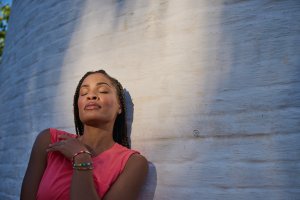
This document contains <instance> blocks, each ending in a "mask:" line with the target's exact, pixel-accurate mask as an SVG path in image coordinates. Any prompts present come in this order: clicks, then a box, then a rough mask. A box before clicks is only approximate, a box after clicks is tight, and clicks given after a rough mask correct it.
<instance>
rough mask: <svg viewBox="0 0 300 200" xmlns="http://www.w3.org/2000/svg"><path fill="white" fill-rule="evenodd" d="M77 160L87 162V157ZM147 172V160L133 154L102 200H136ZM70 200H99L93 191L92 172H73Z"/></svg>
mask: <svg viewBox="0 0 300 200" xmlns="http://www.w3.org/2000/svg"><path fill="white" fill-rule="evenodd" d="M78 159H80V162H89V160H88V159H89V158H88V156H85V157H83V156H82V157H80V158H78ZM147 172H148V162H147V160H146V159H145V158H144V157H143V156H141V155H139V154H133V155H132V156H130V158H129V159H128V161H127V163H126V165H125V168H124V171H123V172H122V174H121V175H120V176H119V177H118V179H117V180H116V182H115V183H114V184H113V185H112V187H111V188H110V190H109V191H108V192H107V193H106V195H105V196H104V198H103V199H109V200H119V199H129V200H131V199H137V197H138V195H139V192H140V190H141V187H142V185H143V183H144V181H145V178H146V176H147ZM71 199H100V197H98V194H97V192H96V190H95V186H94V181H93V174H92V171H77V170H74V172H73V177H72V184H71Z"/></svg>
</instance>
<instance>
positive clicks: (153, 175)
mask: <svg viewBox="0 0 300 200" xmlns="http://www.w3.org/2000/svg"><path fill="white" fill-rule="evenodd" d="M124 97H125V106H126V122H127V135H128V140H129V145H130V146H131V137H130V136H131V128H132V122H133V114H134V104H133V102H132V98H131V95H130V93H129V92H128V90H126V89H125V88H124ZM148 167H149V171H148V176H147V180H146V182H145V185H144V187H143V189H142V192H141V195H140V199H142V200H152V199H154V194H155V190H156V185H157V172H156V167H155V165H154V164H153V163H152V162H148Z"/></svg>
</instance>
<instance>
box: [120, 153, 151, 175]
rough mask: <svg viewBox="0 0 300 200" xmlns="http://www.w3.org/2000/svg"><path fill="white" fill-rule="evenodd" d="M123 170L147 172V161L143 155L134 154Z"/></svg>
mask: <svg viewBox="0 0 300 200" xmlns="http://www.w3.org/2000/svg"><path fill="white" fill-rule="evenodd" d="M125 168H127V169H128V168H133V169H136V170H141V171H144V172H147V171H148V161H147V159H146V158H145V157H144V156H143V155H141V154H138V153H134V154H132V155H131V156H130V157H129V159H128V161H127V163H126V166H125Z"/></svg>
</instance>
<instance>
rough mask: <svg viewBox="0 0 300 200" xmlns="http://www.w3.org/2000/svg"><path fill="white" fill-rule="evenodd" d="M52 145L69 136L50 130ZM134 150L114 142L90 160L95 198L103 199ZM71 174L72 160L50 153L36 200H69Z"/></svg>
mask: <svg viewBox="0 0 300 200" xmlns="http://www.w3.org/2000/svg"><path fill="white" fill-rule="evenodd" d="M50 134H51V143H54V142H57V141H59V140H58V137H57V136H58V135H60V134H68V135H70V136H72V137H76V136H75V135H74V134H70V133H67V132H64V131H60V130H56V129H52V128H51V129H50ZM134 153H139V152H137V151H134V150H131V149H128V148H126V147H123V146H122V145H120V144H118V143H115V144H114V145H113V146H112V147H111V148H110V149H107V150H106V151H104V152H102V153H101V154H99V155H98V156H96V157H93V158H92V160H93V165H94V169H93V178H94V183H95V187H96V191H97V192H98V195H99V196H100V197H101V198H102V197H103V196H104V195H105V193H106V192H107V191H108V189H109V188H110V186H111V185H112V184H113V183H114V182H115V181H116V179H117V178H118V176H119V175H120V174H121V173H122V171H123V169H124V167H125V164H126V162H127V160H128V158H129V157H130V156H131V155H132V154H134ZM72 174H73V168H72V164H71V161H70V160H68V159H67V158H65V157H64V156H63V155H62V154H60V153H59V152H49V153H48V158H47V167H46V169H45V171H44V175H43V177H42V180H41V182H40V185H39V189H38V193H37V197H36V198H37V199H38V200H58V199H59V200H69V199H70V187H71V179H72Z"/></svg>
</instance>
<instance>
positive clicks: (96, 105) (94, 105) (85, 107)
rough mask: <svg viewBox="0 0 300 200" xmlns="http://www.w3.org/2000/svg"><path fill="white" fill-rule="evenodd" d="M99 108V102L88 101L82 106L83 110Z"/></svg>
mask: <svg viewBox="0 0 300 200" xmlns="http://www.w3.org/2000/svg"><path fill="white" fill-rule="evenodd" d="M100 108H101V106H100V105H99V104H97V103H96V102H90V103H87V104H86V105H85V106H84V109H85V110H97V109H100Z"/></svg>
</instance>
